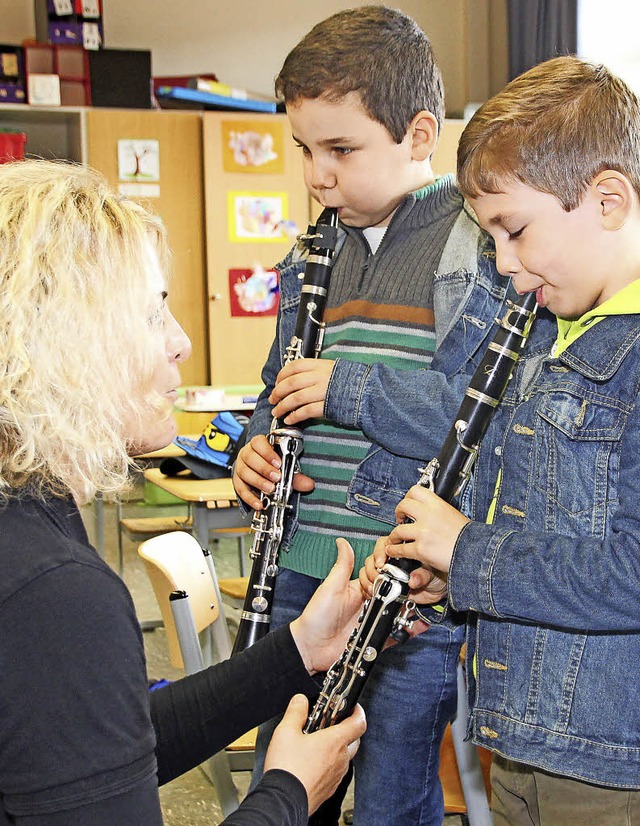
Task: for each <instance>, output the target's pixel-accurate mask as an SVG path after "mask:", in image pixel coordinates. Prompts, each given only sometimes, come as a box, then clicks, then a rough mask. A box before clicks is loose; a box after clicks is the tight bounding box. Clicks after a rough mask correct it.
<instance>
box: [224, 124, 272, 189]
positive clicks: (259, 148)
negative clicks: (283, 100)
mask: <svg viewBox="0 0 640 826" xmlns="http://www.w3.org/2000/svg"><path fill="white" fill-rule="evenodd" d="M220 129H221V130H222V168H223V169H224V171H225V172H250V173H251V174H253V173H264V174H270V175H283V174H284V129H283V124H282V123H279V122H278V121H270V120H265V121H262V120H255V121H253V120H223V121H222V122H221V123H220Z"/></svg>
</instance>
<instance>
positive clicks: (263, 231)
mask: <svg viewBox="0 0 640 826" xmlns="http://www.w3.org/2000/svg"><path fill="white" fill-rule="evenodd" d="M227 198H228V200H227V209H228V219H229V239H230V240H231V241H235V242H245V241H259V242H265V241H275V242H282V241H286V240H287V238H288V225H289V224H290V221H289V220H288V217H287V211H288V205H287V193H286V192H229V193H228V196H227Z"/></svg>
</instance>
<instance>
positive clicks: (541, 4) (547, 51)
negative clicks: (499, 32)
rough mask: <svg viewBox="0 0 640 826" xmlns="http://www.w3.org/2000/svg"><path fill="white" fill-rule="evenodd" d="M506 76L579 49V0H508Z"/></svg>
mask: <svg viewBox="0 0 640 826" xmlns="http://www.w3.org/2000/svg"><path fill="white" fill-rule="evenodd" d="M508 13H509V18H508V19H509V76H510V79H513V78H514V77H516V76H517V75H519V74H522V72H525V71H526V70H527V69H530V68H531V67H532V66H535V65H536V64H537V63H542V61H543V60H548V59H549V58H551V57H557V56H558V55H562V54H575V53H576V51H577V49H578V0H508Z"/></svg>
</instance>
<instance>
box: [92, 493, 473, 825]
mask: <svg viewBox="0 0 640 826" xmlns="http://www.w3.org/2000/svg"><path fill="white" fill-rule="evenodd" d="M129 510H130V511H131V510H132V506H129ZM178 512H179V511H178ZM166 513H176V511H175V509H173V510H168V511H166ZM132 515H133V514H132ZM135 515H138V516H139V515H140V511H138V512H137V513H136V514H135ZM154 515H164V514H163V511H162V510H157V509H154ZM83 517H84V519H85V523H86V525H87V530H88V532H89V536H90V537H93V513H92V510H91V508H86V509H85V510H84V512H83ZM104 536H105V557H106V560H107V562H108V563H109V564H110V565H112V566H113V567H114V569H115V568H116V567H117V516H116V508H115V506H113V505H111V504H108V503H107V504H105V505H104ZM246 544H247V546H248V543H246ZM136 547H137V544H136V543H133V542H131V541H130V540H129V539H128V538H127V537H126V536H125V537H124V538H123V558H124V580H125V582H126V584H127V587H128V588H129V590H130V592H131V594H132V597H133V600H134V603H135V606H136V611H137V613H138V617H139V619H140V621H141V622H144V621H145V620H154V619H158V618H159V616H160V612H159V609H158V606H157V603H156V600H155V596H154V594H153V591H152V589H151V585H150V584H149V580H148V578H147V574H146V572H145V570H144V568H143V565H142V562H141V560H140V557H139V556H138V554H137V552H136ZM211 550H212V553H213V554H214V561H215V565H216V570H217V572H218V576H220V577H229V576H238V575H239V571H238V566H239V560H238V546H237V542H236V540H235V539H222V540H220V541H217V542H216V543H215V544H213V543H212V545H211ZM231 627H232V626H231ZM144 642H145V652H146V656H147V668H148V674H149V679H154V680H155V679H162V678H164V679H168V680H172V679H176V678H178V677H180V676H182V672H180V671H177V670H176V669H174V668H173V667H172V666H171V665H170V663H169V658H168V655H167V646H166V639H165V634H164V630H163V629H162V628H156V629H154V630H151V631H145V632H144ZM233 777H234V782H235V784H236V786H237V788H238V791H239V793H240V795H243V794H245V793H246V791H247V789H248V786H249V781H250V773H249V772H234V774H233ZM160 800H161V804H162V811H163V817H164V823H165V826H205V824H206V826H216V824H220V823H222V820H223V818H222V813H221V810H220V807H219V805H218V801H217V798H216V794H215V790H214V789H213V786H212V785H211V783H210V782H209V780H208V779H207V777H206V775H205V774H204V772H203V771H202V770H201V769H193V770H192V771H190V772H188V773H187V774H185V775H183V776H182V777H179V778H177V779H176V780H174V781H172V782H171V783H168V784H166V785H165V786H163V787H162V788H161V789H160ZM352 805H353V798H352V791H351V790H350V791H349V792H348V794H347V797H346V799H345V803H344V806H343V809H348V808H351V807H352ZM460 823H461V821H460V818H459V817H457V816H447V817H446V818H445V824H446V826H460ZM358 826H366V824H359V825H358ZM408 826H409V825H408Z"/></svg>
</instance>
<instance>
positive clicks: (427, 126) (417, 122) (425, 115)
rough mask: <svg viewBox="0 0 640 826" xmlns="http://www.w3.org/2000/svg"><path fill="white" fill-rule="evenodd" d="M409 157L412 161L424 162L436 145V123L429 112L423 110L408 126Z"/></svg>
mask: <svg viewBox="0 0 640 826" xmlns="http://www.w3.org/2000/svg"><path fill="white" fill-rule="evenodd" d="M408 131H409V133H410V134H411V157H412V158H413V160H414V161H426V160H429V158H430V157H431V156H432V155H433V153H434V151H435V148H436V146H437V143H438V121H437V120H436V118H435V116H434V115H432V114H431V112H427V110H426V109H425V110H423V111H421V112H418V114H417V115H416V116H415V117H414V118H413V120H412V121H411V123H410V124H409V130H408Z"/></svg>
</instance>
